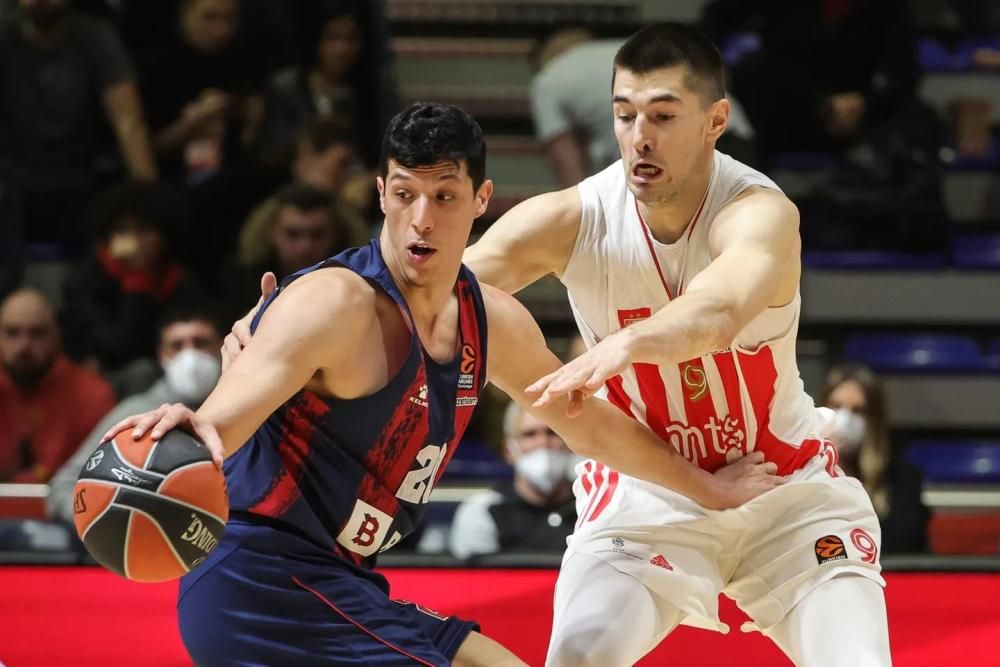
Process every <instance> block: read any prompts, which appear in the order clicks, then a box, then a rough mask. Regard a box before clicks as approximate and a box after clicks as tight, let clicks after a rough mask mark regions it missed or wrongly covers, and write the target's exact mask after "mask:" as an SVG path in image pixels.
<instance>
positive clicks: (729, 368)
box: [712, 352, 746, 428]
mask: <svg viewBox="0 0 1000 667" xmlns="http://www.w3.org/2000/svg"><path fill="white" fill-rule="evenodd" d="M712 360H713V361H714V362H715V367H716V368H718V369H719V377H721V378H722V387H723V389H725V390H726V404H727V405H728V406H729V417H731V418H732V419H733V420H735V421H736V422H738V423H739V426H740V428H746V424H745V423H744V421H743V397H742V396H741V394H740V376H739V374H738V373H737V372H736V361H735V360H734V359H733V354H732V352H718V353H716V354H714V355H712Z"/></svg>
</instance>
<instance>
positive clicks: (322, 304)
mask: <svg viewBox="0 0 1000 667" xmlns="http://www.w3.org/2000/svg"><path fill="white" fill-rule="evenodd" d="M376 295H377V292H376V288H375V287H374V286H373V285H372V284H371V283H369V282H368V281H367V280H366V279H365V278H364V277H363V276H361V275H359V274H358V273H356V272H354V271H352V270H351V269H349V268H346V267H342V266H328V267H323V268H321V269H316V270H315V271H310V272H309V273H307V274H305V275H303V276H300V277H299V278H297V279H295V280H294V281H292V282H291V283H289V284H288V285H286V286H284V287H283V288H282V294H281V298H279V299H276V300H275V305H277V304H279V303H280V304H282V305H283V306H284V307H286V308H287V307H293V308H295V310H296V311H297V312H301V313H303V314H307V315H308V314H313V315H316V316H321V317H324V318H325V317H328V316H331V315H339V314H346V313H349V314H350V316H351V318H352V319H353V320H362V319H364V315H365V313H366V312H367V313H370V314H371V315H373V316H374V314H375V303H376Z"/></svg>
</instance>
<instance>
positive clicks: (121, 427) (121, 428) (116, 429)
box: [101, 415, 141, 442]
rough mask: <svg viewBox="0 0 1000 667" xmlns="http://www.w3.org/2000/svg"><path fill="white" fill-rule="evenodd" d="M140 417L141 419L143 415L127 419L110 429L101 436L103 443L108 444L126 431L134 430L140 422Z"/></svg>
mask: <svg viewBox="0 0 1000 667" xmlns="http://www.w3.org/2000/svg"><path fill="white" fill-rule="evenodd" d="M139 417H141V415H139V416H135V415H133V416H131V417H126V418H125V419H122V420H121V421H120V422H118V423H117V424H115V425H114V426H112V427H111V428H109V429H108V430H107V431H105V433H104V435H102V436H101V442H107V441H108V440H110V439H111V438H113V437H115V436H116V435H117V434H119V433H121V432H122V431H124V430H125V429H129V428H132V427H133V426H135V425H136V424H137V423H138V422H139Z"/></svg>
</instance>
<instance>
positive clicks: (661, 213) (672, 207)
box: [638, 160, 714, 244]
mask: <svg viewBox="0 0 1000 667" xmlns="http://www.w3.org/2000/svg"><path fill="white" fill-rule="evenodd" d="M713 162H714V161H713V160H709V161H707V162H706V163H705V164H703V165H699V167H698V169H697V170H696V171H695V173H693V174H691V176H690V177H689V178H688V179H687V180H686V181H685V182H684V184H683V185H682V186H681V188H680V192H678V193H677V196H676V197H675V198H674V199H673V200H672V201H670V202H666V203H662V204H661V203H655V204H645V203H643V202H641V201H640V202H638V204H639V213H640V215H642V219H643V221H644V222H645V223H646V225H647V226H648V227H649V231H650V232H652V234H653V238H655V239H656V240H657V241H659V242H660V243H667V244H670V243H676V242H677V240H678V239H680V238H681V236H683V235H684V232H685V231H687V228H688V226H690V224H691V223H692V222H693V221H694V218H695V215H696V214H697V213H698V210H699V209H700V208H701V204H702V202H703V201H704V200H705V194H706V192H707V191H708V185H709V181H711V180H712V167H713Z"/></svg>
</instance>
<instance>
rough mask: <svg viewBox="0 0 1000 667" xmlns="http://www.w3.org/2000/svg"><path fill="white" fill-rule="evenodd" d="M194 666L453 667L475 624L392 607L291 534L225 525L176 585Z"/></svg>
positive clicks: (368, 580)
mask: <svg viewBox="0 0 1000 667" xmlns="http://www.w3.org/2000/svg"><path fill="white" fill-rule="evenodd" d="M177 609H178V617H179V620H180V630H181V638H182V639H183V641H184V645H185V647H186V648H187V650H188V652H189V653H190V654H191V657H192V659H193V660H194V661H195V664H197V665H199V667H201V666H215V665H219V666H222V665H226V666H229V665H275V666H286V665H296V666H300V665H302V666H308V665H378V666H380V667H381V666H386V667H388V666H389V665H408V666H409V665H434V666H437V665H450V664H451V661H452V659H453V658H454V655H455V653H456V652H457V651H458V648H459V646H461V644H462V642H463V641H465V638H466V637H467V636H468V634H469V633H470V632H471V631H473V630H478V626H477V625H476V624H475V623H472V622H469V621H464V620H461V619H458V618H455V617H453V616H442V615H439V614H437V613H436V612H433V611H431V610H427V609H424V608H423V607H420V606H419V605H416V604H413V603H407V602H400V601H395V600H391V599H390V598H389V595H388V583H387V582H386V581H385V579H384V578H383V577H382V576H381V575H378V574H376V573H374V572H370V571H367V570H360V569H358V568H355V567H353V566H352V565H350V564H348V563H345V562H344V561H342V560H340V559H338V558H336V557H334V556H333V555H332V553H331V552H330V551H328V550H326V549H323V548H321V547H319V546H317V545H315V544H314V543H313V542H311V541H309V540H306V539H304V538H302V537H299V536H297V535H295V534H292V533H289V532H286V531H284V530H279V529H276V528H273V527H271V526H265V525H260V524H257V523H250V522H247V523H243V522H240V521H234V520H233V519H230V522H229V523H228V524H227V525H226V531H225V533H224V535H223V538H222V541H221V542H220V544H219V546H218V547H217V548H216V549H215V550H214V551H213V552H212V554H211V555H210V556H209V559H208V561H206V562H205V563H203V564H202V565H201V566H199V567H198V568H197V569H195V570H193V571H192V572H191V573H190V574H188V575H186V576H185V577H184V578H183V579H182V580H181V589H180V596H179V599H178V603H177Z"/></svg>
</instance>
